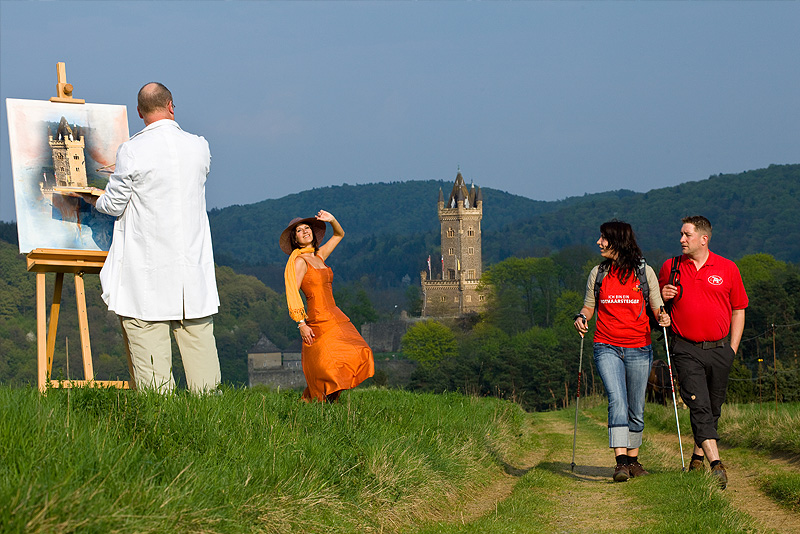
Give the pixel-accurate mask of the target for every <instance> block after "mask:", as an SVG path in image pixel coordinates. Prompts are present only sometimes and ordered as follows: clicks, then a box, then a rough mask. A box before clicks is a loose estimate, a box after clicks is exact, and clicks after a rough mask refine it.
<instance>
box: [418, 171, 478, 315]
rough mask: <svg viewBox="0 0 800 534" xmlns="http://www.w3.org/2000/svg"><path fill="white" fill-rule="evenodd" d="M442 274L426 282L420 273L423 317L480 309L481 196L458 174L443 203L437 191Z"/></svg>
mask: <svg viewBox="0 0 800 534" xmlns="http://www.w3.org/2000/svg"><path fill="white" fill-rule="evenodd" d="M438 212H439V224H440V225H441V243H442V251H441V259H442V275H441V278H439V279H431V280H428V273H427V272H423V273H422V293H423V306H422V308H423V309H422V315H423V317H426V316H429V317H452V316H459V315H463V314H465V313H469V312H478V311H482V310H483V304H484V302H483V295H481V294H479V293H478V292H477V286H478V282H480V278H481V273H482V270H483V269H482V259H481V219H482V218H483V195H482V193H481V189H480V187H475V185H474V184H473V185H472V186H470V188H469V189H468V188H467V185H466V184H465V183H464V177H463V176H462V175H461V172H460V171H459V172H458V175H457V176H456V180H455V183H454V184H453V189H452V191H451V192H450V196H449V197H448V199H447V202H445V199H444V193H443V192H442V190H441V189H440V190H439V202H438Z"/></svg>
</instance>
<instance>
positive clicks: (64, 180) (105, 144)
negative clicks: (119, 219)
mask: <svg viewBox="0 0 800 534" xmlns="http://www.w3.org/2000/svg"><path fill="white" fill-rule="evenodd" d="M6 111H7V117H8V138H9V144H10V145H11V167H12V176H13V180H14V202H15V206H16V212H17V232H18V235H19V251H20V252H21V253H28V252H30V251H31V250H33V249H35V248H46V249H73V250H108V249H109V247H110V246H111V235H112V230H113V226H114V218H113V217H109V216H108V215H104V214H102V213H99V212H98V211H96V210H95V209H94V208H92V206H91V205H89V204H87V203H86V202H84V201H83V200H81V199H80V197H78V196H75V195H74V194H72V193H70V190H72V191H78V190H80V189H85V190H91V189H89V188H98V189H103V188H105V186H106V184H107V183H108V177H109V176H110V175H111V173H112V172H113V169H114V160H115V158H116V152H117V147H119V145H120V144H121V143H123V142H125V141H127V140H128V137H129V136H128V114H127V110H126V107H125V106H120V105H108V104H78V105H76V104H67V103H56V102H48V101H39V100H20V99H12V98H8V99H6Z"/></svg>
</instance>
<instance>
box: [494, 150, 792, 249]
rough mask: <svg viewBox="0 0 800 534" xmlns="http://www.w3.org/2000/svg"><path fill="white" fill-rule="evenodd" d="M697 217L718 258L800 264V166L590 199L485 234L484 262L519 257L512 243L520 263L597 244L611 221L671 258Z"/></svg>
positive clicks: (781, 167) (643, 246)
mask: <svg viewBox="0 0 800 534" xmlns="http://www.w3.org/2000/svg"><path fill="white" fill-rule="evenodd" d="M698 214H699V215H705V216H706V217H707V218H708V219H709V220H710V221H711V223H712V224H713V226H714V235H713V237H712V241H711V249H712V250H714V251H715V252H718V253H720V254H722V255H724V256H727V257H730V258H732V259H737V258H740V257H742V256H744V255H746V254H753V253H757V252H765V253H768V254H771V255H773V256H774V257H775V258H777V259H780V260H783V261H789V262H795V263H796V262H799V261H800V165H771V166H770V167H768V168H766V169H759V170H754V171H747V172H743V173H740V174H720V175H716V176H711V177H710V178H708V179H706V180H701V181H698V182H687V183H683V184H680V185H677V186H675V187H666V188H663V189H653V190H651V191H648V192H647V193H634V192H632V191H617V192H616V194H606V195H604V196H602V198H600V197H598V196H596V195H586V196H585V197H583V201H582V202H578V203H576V204H573V205H569V206H559V207H558V208H557V209H555V210H548V211H547V212H546V213H542V214H541V215H536V216H533V217H528V218H525V219H522V218H521V219H520V220H519V221H517V222H515V223H513V224H511V225H507V226H506V227H504V229H503V230H502V236H503V239H502V240H501V239H497V237H498V236H496V235H491V233H489V234H490V235H486V234H484V251H485V252H484V258H485V259H486V261H488V262H489V263H492V262H494V261H499V260H501V259H503V258H505V257H508V256H510V255H512V254H515V252H518V251H519V248H515V249H512V248H510V247H508V245H507V243H521V244H522V251H523V255H525V254H533V255H535V254H536V253H542V252H546V251H548V250H554V249H561V248H563V247H565V246H569V245H575V244H585V243H590V244H593V243H594V241H595V240H596V239H597V236H598V229H599V226H600V224H601V223H602V222H603V221H607V220H609V219H611V218H613V217H616V218H618V219H621V220H624V221H627V222H629V223H631V224H632V225H633V228H634V230H635V231H636V234H637V237H638V241H639V245H640V246H641V247H642V249H643V250H645V251H651V255H653V256H654V257H655V256H658V254H657V252H663V253H666V254H668V255H673V254H677V253H679V252H680V248H679V245H678V239H679V229H680V218H681V217H685V216H687V215H698ZM487 216H489V215H488V214H487V213H486V211H485V210H484V218H486V217H487ZM652 252H656V254H652ZM517 255H519V254H518V253H517Z"/></svg>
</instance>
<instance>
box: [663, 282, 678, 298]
mask: <svg viewBox="0 0 800 534" xmlns="http://www.w3.org/2000/svg"><path fill="white" fill-rule="evenodd" d="M677 296H678V288H677V286H673V285H672V284H667V285H665V286H664V287H662V288H661V298H662V299H664V300H671V299H674V298H675V297H677Z"/></svg>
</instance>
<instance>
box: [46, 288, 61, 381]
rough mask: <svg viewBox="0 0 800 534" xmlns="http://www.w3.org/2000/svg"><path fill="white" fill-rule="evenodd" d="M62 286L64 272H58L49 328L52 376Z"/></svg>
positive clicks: (48, 362)
mask: <svg viewBox="0 0 800 534" xmlns="http://www.w3.org/2000/svg"><path fill="white" fill-rule="evenodd" d="M62 287H64V273H56V285H55V288H54V289H53V303H52V304H51V305H50V325H49V328H48V329H47V376H51V375H52V373H53V356H54V355H55V352H56V332H57V331H58V314H59V312H60V311H61V288H62Z"/></svg>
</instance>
